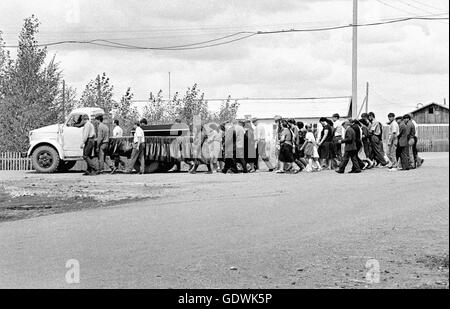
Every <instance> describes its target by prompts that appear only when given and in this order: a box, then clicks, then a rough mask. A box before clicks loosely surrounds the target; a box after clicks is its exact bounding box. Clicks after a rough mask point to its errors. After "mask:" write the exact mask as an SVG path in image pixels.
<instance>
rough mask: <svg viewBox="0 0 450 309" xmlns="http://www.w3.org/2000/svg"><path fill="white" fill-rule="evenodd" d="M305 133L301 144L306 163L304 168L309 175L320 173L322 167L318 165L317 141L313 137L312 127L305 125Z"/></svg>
mask: <svg viewBox="0 0 450 309" xmlns="http://www.w3.org/2000/svg"><path fill="white" fill-rule="evenodd" d="M305 128H306V130H307V133H306V136H305V143H304V144H303V146H302V148H301V150H302V151H304V153H305V158H306V160H307V162H308V165H307V167H306V172H308V173H311V172H314V171H317V172H320V171H321V170H322V167H321V166H320V163H319V152H318V149H317V141H316V138H315V137H314V133H313V131H312V126H311V125H307V126H306V127H305Z"/></svg>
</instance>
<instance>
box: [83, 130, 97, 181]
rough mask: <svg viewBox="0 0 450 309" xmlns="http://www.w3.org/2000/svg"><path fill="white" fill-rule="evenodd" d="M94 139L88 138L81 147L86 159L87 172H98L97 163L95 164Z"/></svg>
mask: <svg viewBox="0 0 450 309" xmlns="http://www.w3.org/2000/svg"><path fill="white" fill-rule="evenodd" d="M94 158H95V141H94V139H93V138H90V139H88V140H87V141H86V143H85V144H84V148H83V159H84V161H86V164H87V169H86V171H87V172H88V173H96V172H98V169H97V165H96V164H95V160H94Z"/></svg>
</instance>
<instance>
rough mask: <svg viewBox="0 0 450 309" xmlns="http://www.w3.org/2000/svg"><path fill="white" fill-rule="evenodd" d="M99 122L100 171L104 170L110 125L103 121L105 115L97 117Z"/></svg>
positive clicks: (98, 151) (98, 150) (96, 119)
mask: <svg viewBox="0 0 450 309" xmlns="http://www.w3.org/2000/svg"><path fill="white" fill-rule="evenodd" d="M95 121H96V122H97V123H98V129H97V153H98V171H99V173H101V172H103V169H104V167H105V160H106V152H107V150H108V145H109V127H108V126H107V125H106V124H104V123H103V115H99V116H97V117H95Z"/></svg>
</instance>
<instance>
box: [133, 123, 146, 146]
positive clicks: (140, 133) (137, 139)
mask: <svg viewBox="0 0 450 309" xmlns="http://www.w3.org/2000/svg"><path fill="white" fill-rule="evenodd" d="M143 142H144V130H142V128H141V127H137V128H136V132H135V133H134V139H133V143H135V144H136V143H138V144H142V143H143Z"/></svg>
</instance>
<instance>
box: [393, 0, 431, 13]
mask: <svg viewBox="0 0 450 309" xmlns="http://www.w3.org/2000/svg"><path fill="white" fill-rule="evenodd" d="M398 1H400V2H401V3H403V4H404V5H407V6H409V7H411V8H414V9H416V10H419V11H422V12H425V13H430V14H433V13H434V12H432V11H430V10H427V9H424V8H420V7H418V6H416V5H414V4H411V3H408V2H406V1H404V0H398Z"/></svg>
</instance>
